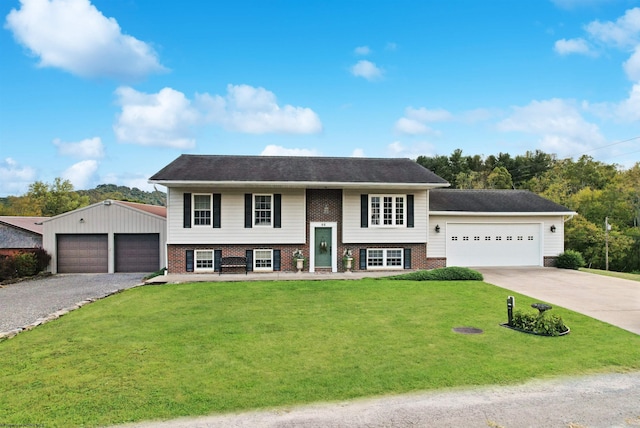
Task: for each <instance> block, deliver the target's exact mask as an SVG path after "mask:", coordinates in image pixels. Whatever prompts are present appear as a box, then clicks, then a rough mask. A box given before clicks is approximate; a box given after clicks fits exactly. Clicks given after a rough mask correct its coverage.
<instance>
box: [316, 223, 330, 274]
mask: <svg viewBox="0 0 640 428" xmlns="http://www.w3.org/2000/svg"><path fill="white" fill-rule="evenodd" d="M332 250H333V245H332V242H331V228H330V227H316V228H315V248H314V249H313V251H314V256H315V267H331V251H332Z"/></svg>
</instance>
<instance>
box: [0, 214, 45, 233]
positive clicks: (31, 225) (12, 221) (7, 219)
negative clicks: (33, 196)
mask: <svg viewBox="0 0 640 428" xmlns="http://www.w3.org/2000/svg"><path fill="white" fill-rule="evenodd" d="M46 219H48V217H25V216H0V223H5V224H7V225H9V226H13V227H16V228H18V229H24V230H27V231H29V232H33V233H37V234H39V235H42V233H43V231H42V229H43V228H42V222H43V221H44V220H46Z"/></svg>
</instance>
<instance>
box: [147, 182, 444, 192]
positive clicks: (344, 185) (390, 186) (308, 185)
mask: <svg viewBox="0 0 640 428" xmlns="http://www.w3.org/2000/svg"><path fill="white" fill-rule="evenodd" d="M148 182H149V183H151V184H160V185H162V186H166V187H216V188H223V187H224V188H244V187H251V188H276V187H277V188H303V189H313V188H317V187H318V186H321V188H323V189H368V188H376V189H387V190H394V189H422V190H428V189H435V188H439V187H449V186H451V185H450V184H449V183H372V182H362V183H358V182H331V181H206V180H203V181H184V180H183V181H180V180H177V181H173V180H149V181H148Z"/></svg>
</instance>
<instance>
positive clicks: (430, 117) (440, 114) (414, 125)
mask: <svg viewBox="0 0 640 428" xmlns="http://www.w3.org/2000/svg"><path fill="white" fill-rule="evenodd" d="M404 114H405V117H402V118H400V119H398V120H397V121H396V123H395V125H394V129H395V130H396V132H400V133H402V134H407V135H420V134H429V133H435V134H438V132H437V131H434V130H433V129H431V128H430V127H429V126H427V125H426V124H427V123H431V122H446V121H449V120H453V115H452V114H451V113H450V112H448V111H447V110H445V109H441V108H439V109H433V110H429V109H426V108H424V107H420V108H413V107H407V108H406V109H405V111H404Z"/></svg>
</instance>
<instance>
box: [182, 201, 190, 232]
mask: <svg viewBox="0 0 640 428" xmlns="http://www.w3.org/2000/svg"><path fill="white" fill-rule="evenodd" d="M183 198H184V199H183V200H184V202H183V204H182V209H183V213H182V227H183V228H185V229H187V228H190V227H191V193H185V194H184V195H183Z"/></svg>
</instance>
